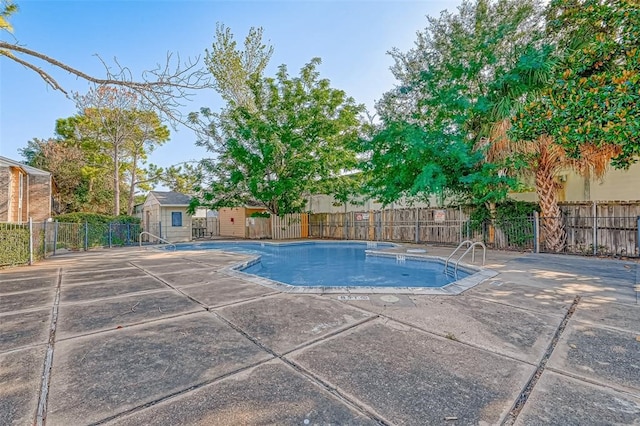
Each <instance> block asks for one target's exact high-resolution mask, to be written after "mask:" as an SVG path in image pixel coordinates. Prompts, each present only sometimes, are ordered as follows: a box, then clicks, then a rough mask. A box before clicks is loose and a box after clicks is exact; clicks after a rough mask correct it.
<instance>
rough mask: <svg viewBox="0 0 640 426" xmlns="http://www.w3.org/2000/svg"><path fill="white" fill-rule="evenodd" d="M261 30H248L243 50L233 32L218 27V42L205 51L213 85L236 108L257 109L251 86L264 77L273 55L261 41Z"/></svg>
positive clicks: (271, 48)
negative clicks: (255, 80)
mask: <svg viewBox="0 0 640 426" xmlns="http://www.w3.org/2000/svg"><path fill="white" fill-rule="evenodd" d="M262 33H263V29H262V28H253V27H251V28H250V29H249V34H247V37H246V38H245V40H244V50H238V49H237V42H236V41H235V40H234V37H233V33H231V29H230V28H228V27H225V26H224V25H223V24H220V23H218V24H216V35H215V41H214V43H213V45H212V47H211V50H210V51H209V50H207V51H206V56H205V64H206V65H207V68H208V69H209V72H210V73H211V76H212V77H213V86H214V88H215V89H216V90H217V91H218V93H220V95H221V96H222V99H224V100H225V101H227V102H233V103H235V104H236V105H240V106H244V107H247V108H250V109H251V108H254V104H253V97H252V94H251V89H250V87H249V83H250V82H251V80H253V79H256V78H261V77H262V75H263V72H264V69H265V68H266V66H267V64H268V63H269V59H271V55H273V46H268V45H266V44H264V43H263V42H262Z"/></svg>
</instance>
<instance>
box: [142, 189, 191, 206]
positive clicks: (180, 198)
mask: <svg viewBox="0 0 640 426" xmlns="http://www.w3.org/2000/svg"><path fill="white" fill-rule="evenodd" d="M149 194H151V195H153V196H154V197H155V199H156V200H158V202H159V203H160V205H161V206H187V205H189V203H190V202H191V197H190V196H189V195H186V194H181V193H180V192H175V191H151V192H149Z"/></svg>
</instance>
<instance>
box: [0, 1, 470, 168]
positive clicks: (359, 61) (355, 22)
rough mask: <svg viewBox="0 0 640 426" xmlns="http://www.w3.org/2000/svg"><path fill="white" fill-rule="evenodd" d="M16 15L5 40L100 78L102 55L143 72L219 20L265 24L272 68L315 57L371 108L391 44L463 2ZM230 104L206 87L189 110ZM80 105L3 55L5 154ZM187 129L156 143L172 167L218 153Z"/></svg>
mask: <svg viewBox="0 0 640 426" xmlns="http://www.w3.org/2000/svg"><path fill="white" fill-rule="evenodd" d="M17 3H18V5H19V7H20V11H19V12H18V14H16V15H15V16H14V18H13V19H12V23H13V26H14V30H15V31H14V34H13V36H11V35H9V34H3V35H2V39H3V40H4V41H17V42H19V43H20V44H22V45H24V46H26V47H28V48H31V49H34V50H37V51H39V52H42V53H45V54H47V55H49V56H52V57H54V58H55V59H58V60H60V61H63V62H65V63H67V64H68V65H71V66H73V67H75V68H78V69H80V70H81V71H84V72H86V73H89V74H92V75H94V76H96V77H102V76H104V68H103V66H102V64H101V62H100V61H99V60H98V58H96V57H95V55H96V54H97V55H100V57H102V58H103V59H104V60H106V61H107V62H109V63H113V58H114V57H116V58H117V59H118V61H119V62H120V63H121V64H123V65H126V66H128V67H129V68H130V69H131V70H132V71H133V73H134V75H139V74H140V73H141V72H142V71H143V70H145V69H151V68H153V67H154V65H155V64H157V63H163V62H164V60H165V57H166V54H167V52H174V53H179V54H180V56H181V57H182V58H183V59H186V58H188V57H191V58H194V57H197V56H202V55H203V54H204V50H205V49H206V48H209V47H210V46H211V44H212V42H213V36H214V33H215V26H216V22H221V23H224V24H225V25H226V26H227V27H229V28H231V30H232V32H233V33H234V35H235V36H236V39H237V40H238V41H239V42H241V41H242V40H243V39H244V36H245V35H246V34H247V31H248V29H249V28H250V27H252V26H254V27H263V28H264V36H265V39H266V40H268V41H269V42H270V43H271V44H272V45H273V46H274V49H275V52H274V55H273V57H272V59H271V62H270V64H269V67H268V68H267V71H266V74H267V75H273V74H274V73H275V70H276V68H277V67H278V65H280V64H283V63H284V64H286V65H287V66H288V68H289V72H290V73H291V74H292V75H295V74H297V72H298V70H299V69H300V68H301V67H302V66H303V65H304V64H305V63H306V62H308V61H309V59H311V58H312V57H316V56H318V57H320V58H322V61H323V62H322V65H321V66H320V67H319V71H320V74H321V76H322V77H323V78H328V79H329V80H331V83H332V86H333V87H335V88H339V89H342V90H345V91H346V92H347V94H348V95H350V96H352V97H354V98H355V99H356V101H357V102H359V103H364V104H365V105H366V106H367V108H368V109H369V110H370V111H373V110H374V102H375V101H376V100H377V99H379V98H380V97H381V95H382V94H383V93H384V92H385V91H387V90H389V89H391V88H392V87H393V85H394V83H395V82H394V79H393V76H392V75H391V72H390V71H389V66H391V65H392V60H391V58H390V57H389V56H388V55H387V54H386V52H387V51H388V50H390V49H391V48H393V47H397V48H399V49H400V50H402V51H406V50H408V49H410V48H411V47H413V43H414V41H415V39H416V31H419V30H422V29H424V27H425V26H426V22H427V20H426V16H427V15H431V16H437V15H438V14H439V13H440V11H441V10H444V9H449V10H454V9H455V8H456V7H457V6H458V4H459V1H457V0H452V1H447V0H431V1H429V0H425V1H413V2H412V1H355V0H352V1H346V0H342V1H281V2H276V1H254V2H242V1H211V0H210V1H205V0H201V1H189V0H184V1H178V0H172V1H163V0H138V1H108V0H75V1H63V0H46V1H44V0H42V1H37V0H22V1H20V0H18V1H17ZM44 69H45V70H47V71H50V72H51V73H52V74H53V75H54V77H55V78H56V79H58V81H59V82H60V83H61V84H62V86H63V87H65V89H67V90H70V91H79V92H84V91H86V90H87V88H88V85H87V84H86V83H85V82H84V81H82V80H78V79H76V78H75V77H71V76H69V75H67V74H65V73H63V72H61V71H58V70H55V69H52V68H49V67H44ZM202 106H207V107H210V108H212V109H215V110H218V109H220V108H221V107H222V106H223V103H222V101H221V99H220V97H219V95H218V94H217V93H216V92H215V91H213V90H207V91H201V92H199V93H198V94H197V95H196V96H195V97H194V98H193V99H192V100H191V101H190V102H189V103H188V105H186V107H185V108H184V111H185V112H188V111H196V110H198V109H199V108H200V107H202ZM75 113H76V108H75V105H74V103H73V101H72V100H70V99H67V98H66V97H65V96H64V95H63V94H62V93H60V92H56V91H53V90H52V89H50V88H48V87H47V86H46V85H45V83H44V82H43V81H42V80H41V79H40V78H39V77H38V76H37V75H36V74H34V73H33V72H31V71H29V70H27V69H25V68H23V67H22V66H20V65H18V64H15V63H13V62H11V61H9V60H7V59H6V58H2V57H0V155H2V156H5V157H10V158H13V159H17V160H21V156H20V155H19V153H18V149H19V148H23V147H24V146H25V145H26V143H27V141H29V140H30V139H32V138H34V137H37V138H48V137H52V136H53V135H54V133H53V132H54V126H55V120H56V119H57V118H63V117H69V116H71V115H73V114H75ZM194 142H195V135H194V134H193V133H192V132H191V131H190V130H188V129H186V128H179V129H177V131H175V130H172V132H171V140H170V141H169V142H168V143H167V144H165V145H164V146H162V147H160V148H158V149H157V151H155V152H154V153H153V154H152V155H151V158H150V162H152V163H154V164H157V165H160V166H165V167H166V166H169V165H172V164H177V163H180V162H183V161H189V160H198V159H200V158H203V157H207V156H208V154H207V152H206V151H204V150H203V149H202V148H198V147H196V146H195V144H194Z"/></svg>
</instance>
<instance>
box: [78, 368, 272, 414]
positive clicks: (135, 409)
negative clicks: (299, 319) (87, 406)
mask: <svg viewBox="0 0 640 426" xmlns="http://www.w3.org/2000/svg"><path fill="white" fill-rule="evenodd" d="M272 360H273V358H267V359H265V360H262V361H258V362H255V363H253V364H249V365H247V366H244V367H241V368H238V369H236V370H233V371H229V372H228V373H225V374H222V375H220V376H218V377H216V378H215V379H211V380H205V381H203V382H200V383H197V384H195V385H193V386H189V387H188V388H185V389H181V390H179V391H176V392H174V393H171V394H169V395H165V396H163V397H162V398H158V399H155V400H153V401H149V402H147V403H145V404H142V405H138V406H136V407H133V408H130V409H129V410H126V411H123V412H120V413H117V414H114V415H112V416H109V417H107V418H104V419H102V420H98V421H97V422H94V423H91V424H90V426H98V425H103V424H105V423H109V422H112V421H114V420H116V419H119V418H122V417H126V416H128V415H131V414H134V413H137V412H139V411H142V410H144V409H146V408H149V407H153V406H154V405H158V404H160V403H163V402H165V401H169V400H172V399H174V398H177V397H179V396H182V395H185V394H188V393H190V392H194V391H197V390H198V389H201V388H203V387H205V386H209V385H211V384H214V383H217V382H221V381H223V380H225V379H227V378H229V377H231V376H234V375H236V374H240V373H243V372H245V371H248V370H251V369H253V368H256V367H259V366H261V365H262V364H266V363H268V362H271V361H272Z"/></svg>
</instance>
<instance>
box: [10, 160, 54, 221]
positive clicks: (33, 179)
mask: <svg viewBox="0 0 640 426" xmlns="http://www.w3.org/2000/svg"><path fill="white" fill-rule="evenodd" d="M55 195H56V194H55V186H54V183H53V180H52V178H51V173H49V172H47V171H45V170H40V169H36V168H35V167H31V166H27V165H25V164H22V163H19V162H17V161H14V160H11V159H9V158H6V157H0V222H13V223H25V222H28V221H29V218H32V219H33V220H34V221H36V222H41V221H44V220H47V219H48V218H50V217H51V214H52V210H53V206H54V204H55Z"/></svg>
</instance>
